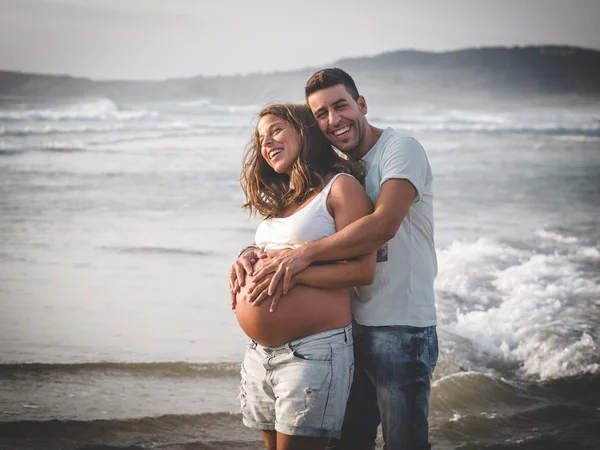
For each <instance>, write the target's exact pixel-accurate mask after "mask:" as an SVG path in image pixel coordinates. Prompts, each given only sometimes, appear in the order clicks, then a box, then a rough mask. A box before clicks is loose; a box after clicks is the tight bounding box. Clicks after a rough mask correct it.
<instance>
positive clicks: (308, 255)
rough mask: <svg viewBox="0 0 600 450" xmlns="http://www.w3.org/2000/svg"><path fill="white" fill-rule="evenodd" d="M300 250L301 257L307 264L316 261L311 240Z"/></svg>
mask: <svg viewBox="0 0 600 450" xmlns="http://www.w3.org/2000/svg"><path fill="white" fill-rule="evenodd" d="M300 251H301V252H302V258H304V259H305V261H308V265H309V266H310V265H311V264H313V263H315V262H317V260H315V256H316V253H315V249H314V243H313V242H309V243H308V244H305V245H303V246H302V247H301V250H300Z"/></svg>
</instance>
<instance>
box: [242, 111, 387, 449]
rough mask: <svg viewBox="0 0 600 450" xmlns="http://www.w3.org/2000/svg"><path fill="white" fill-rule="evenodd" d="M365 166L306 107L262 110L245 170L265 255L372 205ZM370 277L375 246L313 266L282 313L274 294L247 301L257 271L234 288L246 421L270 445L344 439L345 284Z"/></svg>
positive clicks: (330, 229) (348, 373)
mask: <svg viewBox="0 0 600 450" xmlns="http://www.w3.org/2000/svg"><path fill="white" fill-rule="evenodd" d="M360 174H361V172H360V171H359V170H358V168H357V166H356V165H355V164H354V163H352V162H350V161H348V160H346V159H344V158H343V157H341V156H339V155H338V154H337V153H336V152H335V150H333V148H332V147H331V145H330V144H329V142H328V141H327V140H326V139H325V138H324V137H323V136H322V134H321V132H320V131H319V128H318V126H317V124H316V122H315V119H314V118H313V115H312V113H311V111H310V109H309V108H308V107H307V106H305V105H292V104H287V105H286V104H275V105H270V106H266V107H265V108H263V109H262V111H261V112H260V114H259V122H258V124H257V126H256V130H255V133H254V136H253V139H252V141H251V143H250V145H249V147H248V149H247V151H246V155H245V159H244V167H243V170H242V187H243V189H244V192H245V194H246V204H245V205H244V207H246V208H248V209H249V210H250V212H251V213H252V212H258V213H259V214H260V215H261V216H263V217H264V220H263V222H262V223H261V224H260V225H259V227H258V230H257V232H256V239H255V243H256V245H257V246H258V247H259V248H260V249H262V250H264V251H266V252H267V253H269V252H270V251H277V250H279V251H281V250H283V249H286V248H293V247H294V246H297V245H301V244H303V243H305V242H308V241H313V240H317V239H321V238H323V237H326V236H329V235H331V234H333V233H335V232H336V231H338V230H340V229H342V228H344V227H345V226H346V225H348V224H349V223H351V222H353V221H355V220H357V219H359V218H360V217H362V216H364V215H366V214H369V213H371V212H372V208H373V205H372V204H371V201H370V200H369V199H368V197H367V195H366V194H365V192H364V190H363V188H362V186H361V185H360V183H359V181H358V180H357V178H356V177H358V178H360ZM349 175H350V176H349ZM352 175H354V176H352ZM257 264H260V261H259V262H258V263H257ZM374 276H375V254H370V255H365V256H363V257H361V258H357V259H355V260H351V261H344V262H339V263H333V264H326V265H320V266H314V267H309V268H308V269H306V270H305V271H303V272H301V273H299V274H298V275H297V276H296V277H295V278H294V279H293V286H294V287H293V288H292V289H291V290H289V292H288V294H287V295H286V296H285V297H284V298H283V299H282V300H281V303H280V305H279V307H278V309H277V311H276V312H271V311H270V310H269V307H270V302H263V303H261V304H260V305H259V306H256V302H255V304H253V303H250V302H248V301H246V300H245V299H246V298H247V296H249V295H250V294H251V290H252V289H255V288H257V285H256V283H253V282H252V281H251V277H249V278H248V280H247V282H246V283H244V287H242V288H241V289H238V291H239V292H238V293H237V297H236V306H235V313H236V316H237V319H238V322H239V324H240V326H241V327H242V329H243V330H244V332H245V333H246V334H247V335H248V336H249V337H250V339H251V341H250V343H249V345H248V347H247V349H246V355H245V357H244V362H243V364H242V371H241V373H242V388H241V393H240V399H241V406H242V413H243V421H244V424H245V425H246V426H248V427H251V428H256V429H259V430H261V431H262V434H263V438H264V441H265V445H266V447H267V449H269V450H274V449H278V450H286V449H292V448H293V449H322V448H325V446H326V443H327V440H328V439H329V438H331V437H339V435H340V432H341V425H342V421H343V416H344V410H345V406H346V400H347V398H348V392H349V390H350V383H351V380H352V372H353V368H354V361H353V351H352V334H351V311H350V289H349V287H350V286H358V285H366V284H371V283H372V281H373V277H374Z"/></svg>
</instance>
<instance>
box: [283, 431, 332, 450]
mask: <svg viewBox="0 0 600 450" xmlns="http://www.w3.org/2000/svg"><path fill="white" fill-rule="evenodd" d="M328 441H329V438H316V437H307V436H289V435H287V434H283V433H277V450H324V449H325V447H326V446H327V442H328Z"/></svg>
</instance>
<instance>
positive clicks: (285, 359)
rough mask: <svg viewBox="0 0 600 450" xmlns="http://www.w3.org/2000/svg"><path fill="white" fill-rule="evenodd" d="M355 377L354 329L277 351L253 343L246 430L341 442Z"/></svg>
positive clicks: (245, 375)
mask: <svg viewBox="0 0 600 450" xmlns="http://www.w3.org/2000/svg"><path fill="white" fill-rule="evenodd" d="M353 373H354V354H353V348H352V324H350V325H348V326H346V327H344V328H337V329H335V330H328V331H324V332H321V333H317V334H313V335H311V336H307V337H304V338H301V339H297V340H295V341H290V342H288V343H286V344H284V345H281V346H279V347H263V346H261V345H259V344H257V343H256V342H254V341H250V343H249V344H248V347H247V348H246V355H245V356H244V362H243V363H242V370H241V375H242V387H241V390H240V402H241V407H242V415H243V422H244V425H246V426H247V427H249V428H255V429H259V430H265V431H266V430H276V431H278V432H280V433H283V434H287V435H290V436H312V437H326V438H336V437H339V436H340V434H341V430H342V422H343V420H344V412H345V410H346V401H347V400H348V394H349V392H350V385H351V383H352V376H353Z"/></svg>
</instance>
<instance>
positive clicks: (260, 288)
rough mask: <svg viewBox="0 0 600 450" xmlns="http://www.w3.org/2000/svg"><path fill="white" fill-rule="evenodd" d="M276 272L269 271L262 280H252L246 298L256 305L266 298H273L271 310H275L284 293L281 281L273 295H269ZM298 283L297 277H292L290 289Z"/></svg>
mask: <svg viewBox="0 0 600 450" xmlns="http://www.w3.org/2000/svg"><path fill="white" fill-rule="evenodd" d="M274 276H275V273H274V272H273V273H269V274H267V275H265V276H264V277H263V278H262V279H261V280H259V281H257V280H252V281H251V282H250V283H249V285H248V293H247V294H246V300H247V301H248V302H250V303H252V304H253V305H254V306H258V305H260V304H261V303H262V302H263V301H265V300H266V299H269V298H270V299H271V306H270V307H269V311H270V312H275V310H276V309H277V305H278V304H279V300H280V299H281V297H282V295H283V285H282V284H281V283H279V285H278V286H277V289H275V292H274V293H273V295H272V296H269V285H270V284H271V281H272V280H273V277H274ZM295 285H296V282H295V279H294V278H293V277H292V279H291V282H290V287H289V290H291V289H292V288H293V287H294V286H295Z"/></svg>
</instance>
